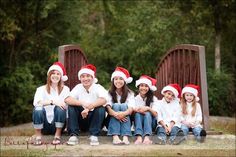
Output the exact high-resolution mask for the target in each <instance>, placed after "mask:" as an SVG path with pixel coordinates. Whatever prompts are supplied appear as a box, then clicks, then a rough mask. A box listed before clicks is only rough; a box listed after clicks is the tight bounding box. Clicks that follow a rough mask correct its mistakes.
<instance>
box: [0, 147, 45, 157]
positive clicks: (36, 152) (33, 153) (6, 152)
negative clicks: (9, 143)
mask: <svg viewBox="0 0 236 157" xmlns="http://www.w3.org/2000/svg"><path fill="white" fill-rule="evenodd" d="M47 154H49V152H48V151H43V150H26V149H9V150H1V157H3V156H26V157H27V156H33V157H38V156H46V155H47Z"/></svg>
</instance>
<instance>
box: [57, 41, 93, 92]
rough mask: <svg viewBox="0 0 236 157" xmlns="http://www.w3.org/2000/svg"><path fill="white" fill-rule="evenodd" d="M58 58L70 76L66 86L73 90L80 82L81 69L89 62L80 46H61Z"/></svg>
mask: <svg viewBox="0 0 236 157" xmlns="http://www.w3.org/2000/svg"><path fill="white" fill-rule="evenodd" d="M58 56H59V61H60V62H61V63H62V64H63V65H64V66H65V69H66V72H67V75H68V80H67V81H66V82H65V84H66V85H67V86H68V87H69V88H70V90H72V88H74V86H75V85H76V84H78V83H79V82H80V81H79V79H78V71H79V69H80V68H81V67H82V66H83V65H85V64H87V63H88V60H87V58H86V56H85V55H84V53H83V51H82V49H81V48H80V47H79V46H78V45H62V46H59V51H58Z"/></svg>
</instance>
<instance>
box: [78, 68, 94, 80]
mask: <svg viewBox="0 0 236 157" xmlns="http://www.w3.org/2000/svg"><path fill="white" fill-rule="evenodd" d="M82 74H89V75H92V77H93V82H94V83H97V82H98V79H97V78H96V67H95V66H94V65H93V64H87V65H84V66H82V67H81V68H80V70H79V72H78V78H79V80H80V76H81V75H82Z"/></svg>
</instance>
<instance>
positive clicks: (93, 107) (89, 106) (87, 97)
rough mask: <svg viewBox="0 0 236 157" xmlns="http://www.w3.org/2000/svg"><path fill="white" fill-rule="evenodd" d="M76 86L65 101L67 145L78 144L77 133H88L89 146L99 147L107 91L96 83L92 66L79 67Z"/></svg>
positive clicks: (94, 68)
mask: <svg viewBox="0 0 236 157" xmlns="http://www.w3.org/2000/svg"><path fill="white" fill-rule="evenodd" d="M78 79H79V80H80V81H81V83H79V84H77V85H76V86H75V87H74V88H73V89H72V91H71V92H70V96H69V97H67V98H66V99H65V102H66V103H67V104H68V105H69V107H68V115H69V119H68V132H69V134H70V138H69V140H68V142H67V144H69V145H76V144H78V135H79V131H87V130H88V131H89V133H90V138H89V139H90V145H99V141H98V137H97V136H98V135H99V133H100V130H101V127H102V123H103V120H104V118H105V108H104V107H103V105H104V104H105V103H106V102H107V91H106V90H105V88H104V87H102V86H101V85H100V84H96V83H97V81H98V80H97V78H96V67H95V66H94V65H92V64H88V65H85V66H83V67H81V69H80V70H79V72H78Z"/></svg>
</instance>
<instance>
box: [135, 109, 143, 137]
mask: <svg viewBox="0 0 236 157" xmlns="http://www.w3.org/2000/svg"><path fill="white" fill-rule="evenodd" d="M134 117H135V119H134V124H135V131H134V135H135V136H137V135H143V115H142V114H141V113H138V112H137V113H135V115H134Z"/></svg>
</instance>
